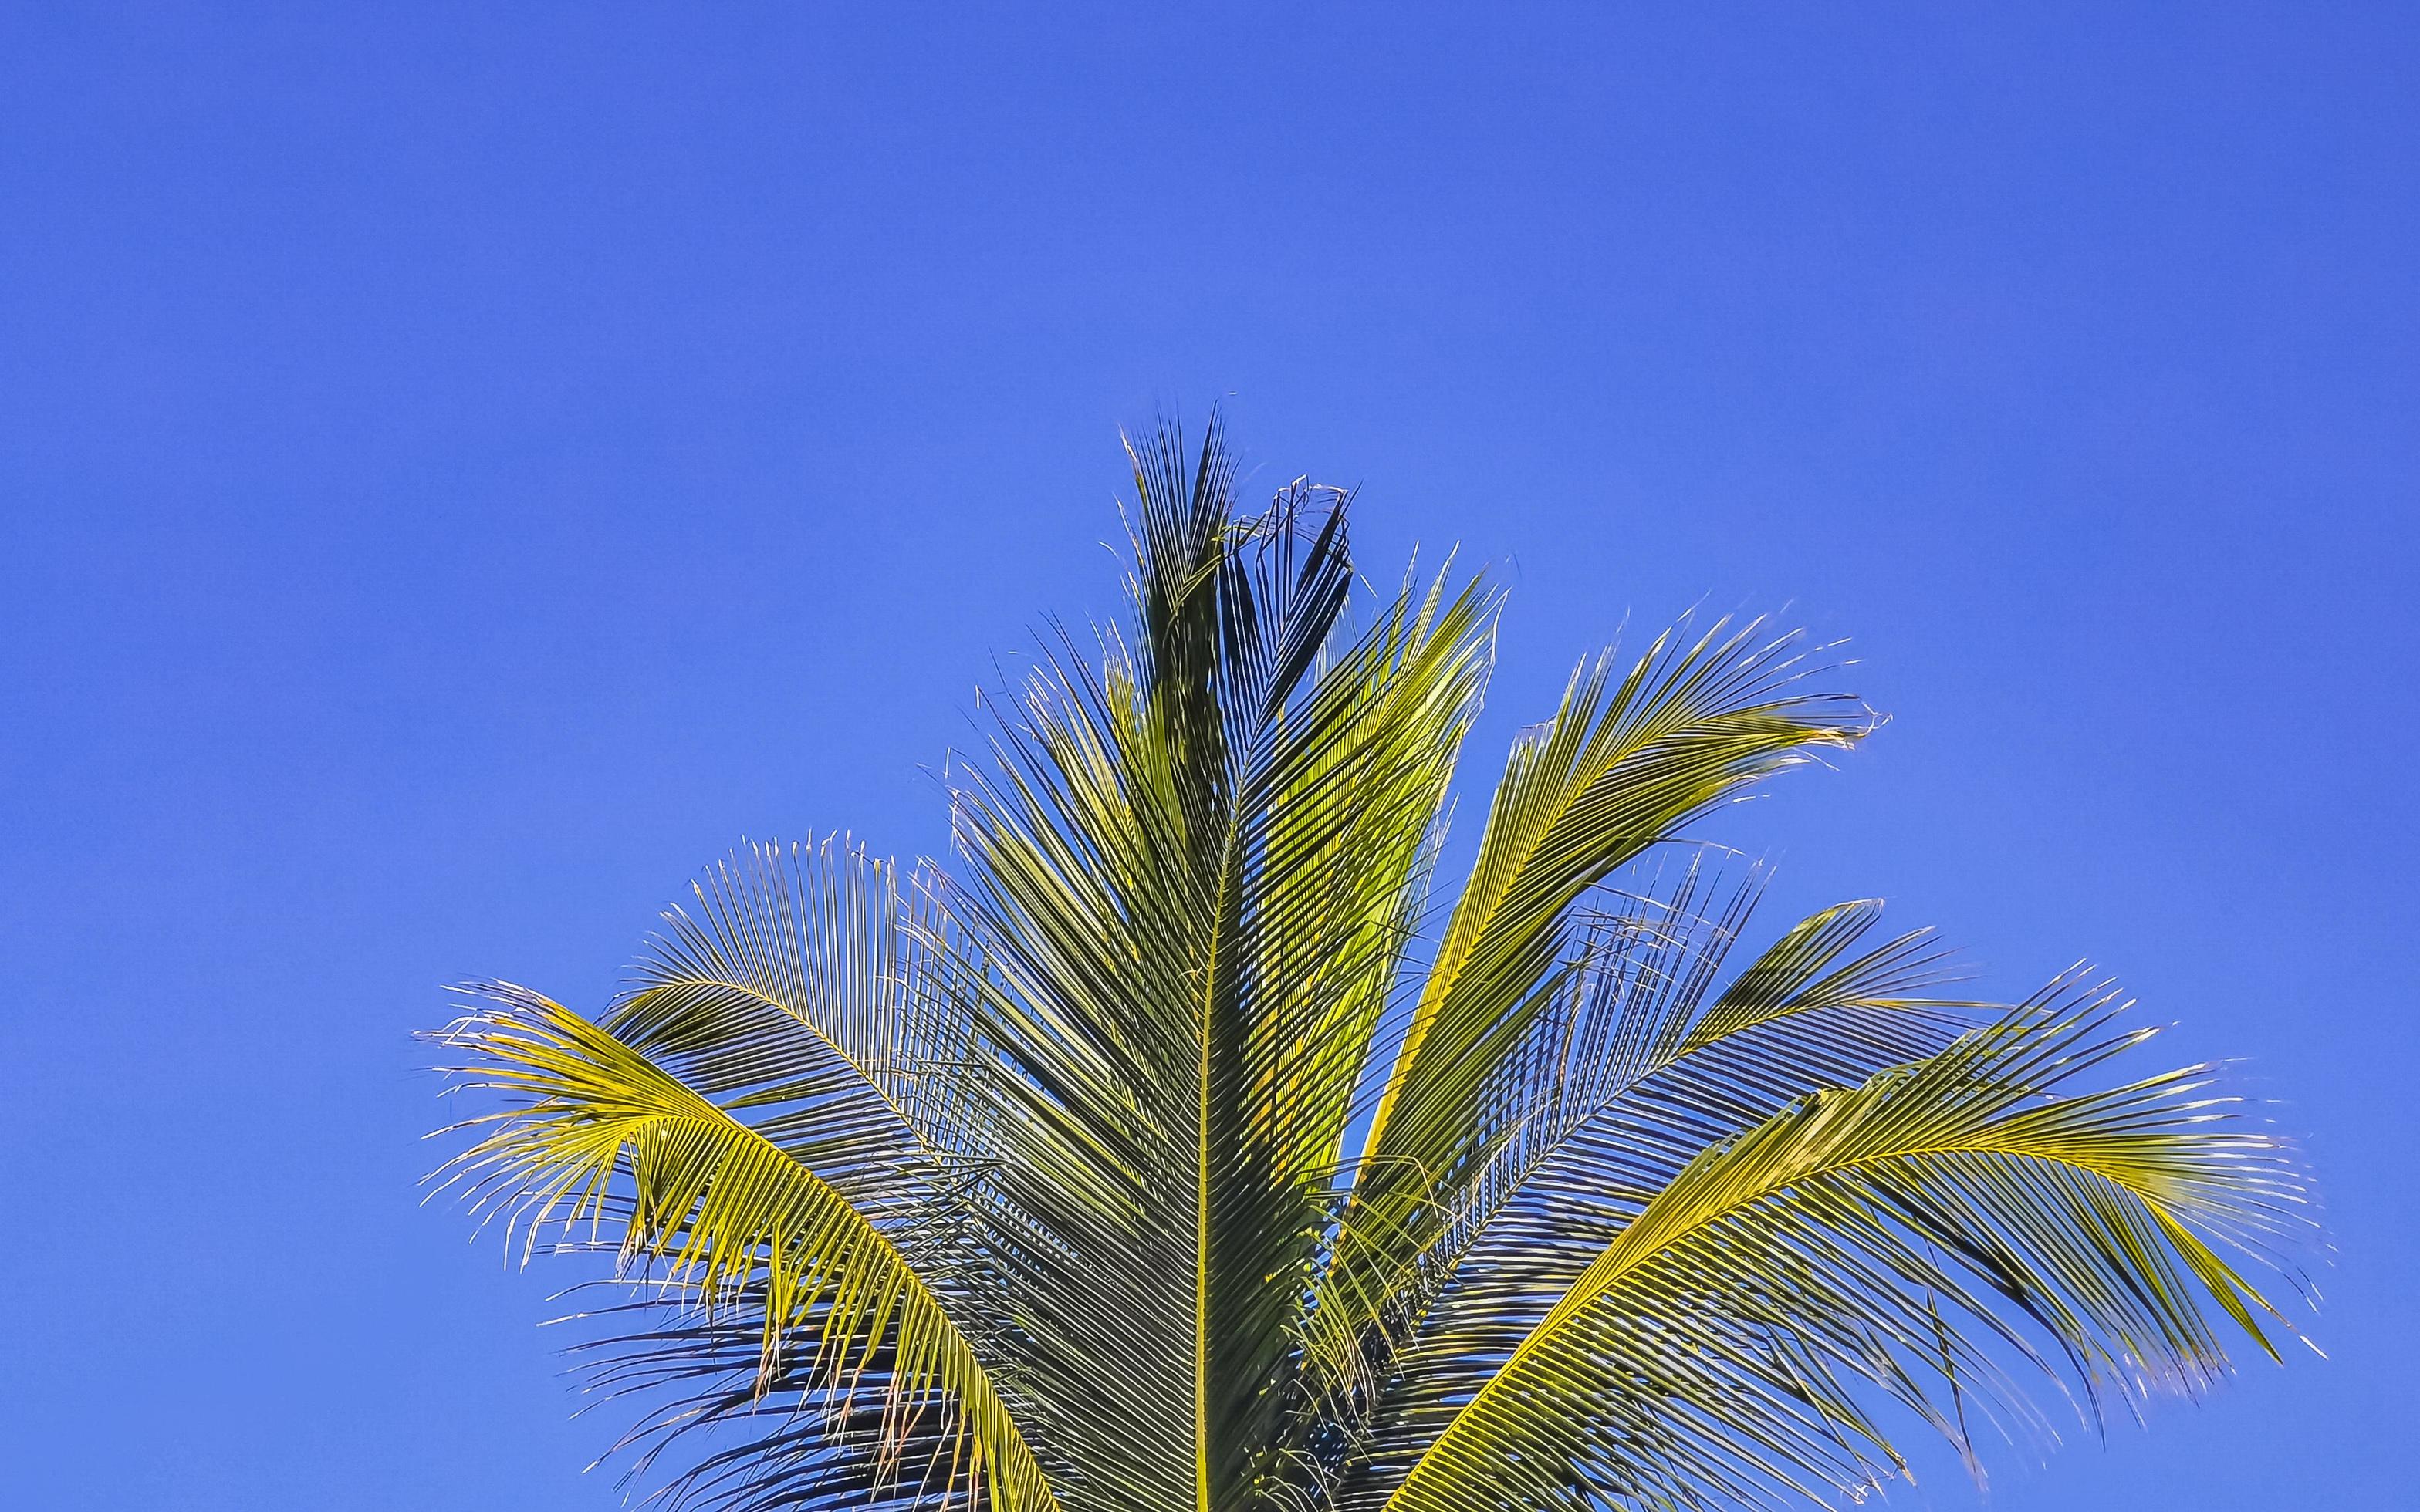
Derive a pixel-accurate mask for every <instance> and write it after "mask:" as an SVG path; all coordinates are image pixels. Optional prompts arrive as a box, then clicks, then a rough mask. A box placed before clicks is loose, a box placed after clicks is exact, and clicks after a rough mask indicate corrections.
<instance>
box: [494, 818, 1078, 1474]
mask: <svg viewBox="0 0 2420 1512" xmlns="http://www.w3.org/2000/svg"><path fill="white" fill-rule="evenodd" d="M756 859H757V861H758V862H759V863H760V864H761V865H762V866H764V867H767V868H771V867H773V866H774V857H773V856H771V855H770V854H769V853H764V852H760V853H758V856H757V857H756ZM811 870H812V872H814V873H815V874H821V875H826V876H828V875H829V872H830V868H823V867H817V868H813V869H811ZM759 874H760V876H763V875H778V874H779V873H778V871H777V870H773V871H760V873H759ZM803 874H805V873H794V875H803ZM725 880H726V881H727V880H729V873H725ZM876 881H877V885H879V881H880V879H879V878H877V879H876ZM775 896H779V894H778V893H777V894H775ZM846 897H847V895H846V894H839V895H834V901H835V903H837V904H838V905H837V906H834V907H832V908H830V909H829V910H825V911H822V912H821V914H820V915H819V917H821V918H824V919H826V920H830V921H845V920H847V919H850V918H854V917H855V916H856V915H858V914H859V913H861V912H862V908H861V906H860V907H850V906H847V905H846V903H845V901H844V900H845V899H846ZM855 897H856V902H857V903H859V904H860V905H861V904H862V902H863V893H862V892H859V893H857V894H856V895H855ZM721 901H722V903H723V904H725V905H728V908H727V911H724V912H720V913H718V912H716V911H715V910H714V909H711V908H710V909H709V910H708V917H709V918H714V919H715V920H716V921H717V922H718V923H721V924H723V925H730V924H733V923H734V922H736V921H737V920H739V919H744V918H749V917H750V916H749V914H748V911H747V909H746V907H745V903H747V902H749V901H750V900H749V899H748V898H747V897H746V895H744V894H739V893H732V892H726V893H724V894H722V895H721ZM753 901H754V902H757V903H762V902H764V901H766V900H765V897H764V896H763V895H758V896H757V897H756V898H755V899H754V900H753ZM757 921H758V922H763V920H762V919H761V918H759V919H758V920H757ZM734 933H737V934H738V935H742V936H744V934H745V933H746V932H745V931H744V930H740V931H737V932H734ZM735 943H736V941H735V939H734V938H733V937H732V935H731V934H718V933H716V932H715V931H712V930H708V929H705V928H698V927H694V926H692V927H690V928H686V929H684V928H681V927H680V921H679V920H678V919H677V918H676V920H675V935H674V936H673V937H672V940H671V941H668V942H667V943H666V947H665V949H663V950H661V951H660V952H659V954H658V955H657V956H656V957H655V958H653V960H652V962H651V963H650V964H649V965H647V966H644V967H643V968H642V980H643V982H644V983H646V984H645V985H643V986H641V987H640V988H639V990H637V991H636V992H634V993H633V994H632V995H629V996H628V997H627V998H626V999H625V1001H624V1002H623V1003H622V1004H621V1006H620V1010H619V1011H618V1012H617V1015H616V1016H617V1018H618V1019H619V1020H621V1021H622V1027H623V1028H624V1029H625V1030H626V1031H627V1034H628V1037H627V1038H626V1037H625V1033H622V1032H616V1028H615V1027H613V1026H607V1025H600V1024H597V1023H592V1022H590V1021H589V1020H587V1019H585V1018H583V1017H582V1016H581V1015H580V1014H578V1013H575V1012H573V1011H570V1010H568V1009H566V1008H564V1007H562V1006H561V1005H559V1004H556V1003H554V1002H552V1001H551V1000H550V999H547V998H545V997H543V996H541V995H537V994H535V993H532V992H529V991H528V990H526V989H522V988H518V987H513V986H510V985H503V984H499V985H494V986H491V987H489V988H487V989H485V991H484V995H485V996H486V997H487V999H488V1001H489V1007H488V1008H487V1009H486V1010H485V1011H480V1012H478V1013H474V1014H473V1015H471V1016H468V1017H466V1018H464V1019H463V1020H461V1021H460V1022H458V1024H457V1025H456V1026H454V1028H453V1029H452V1030H451V1031H449V1033H448V1035H447V1036H446V1040H447V1042H448V1043H449V1044H450V1045H451V1046H452V1047H454V1048H456V1049H457V1050H459V1051H464V1052H468V1053H469V1055H470V1057H471V1058H470V1059H469V1060H468V1061H467V1062H466V1063H464V1064H463V1065H461V1066H460V1067H458V1068H457V1071H458V1076H459V1078H460V1081H459V1084H458V1085H460V1086H461V1087H463V1088H465V1089H470V1088H477V1089H483V1090H486V1091H489V1092H491V1093H500V1094H502V1095H503V1096H504V1100H505V1102H506V1106H505V1107H504V1109H503V1110H501V1111H499V1112H495V1113H491V1114H489V1115H486V1116H484V1117H483V1118H481V1119H475V1120H473V1123H474V1125H476V1126H479V1127H482V1128H483V1129H485V1131H486V1133H485V1136H484V1137H483V1138H481V1139H480V1140H479V1141H478V1142H477V1143H476V1144H474V1145H473V1147H472V1148H471V1149H469V1150H467V1151H466V1152H465V1153H464V1154H463V1155H462V1156H461V1157H460V1159H459V1161H458V1164H457V1169H458V1173H459V1176H460V1178H461V1179H462V1180H465V1181H466V1182H467V1183H468V1184H469V1185H470V1188H471V1191H472V1193H473V1202H474V1204H477V1205H481V1206H486V1207H495V1206H501V1207H503V1208H504V1209H506V1210H507V1211H509V1212H510V1213H511V1216H512V1221H513V1222H514V1223H516V1224H518V1225H520V1227H522V1228H523V1229H524V1231H525V1235H526V1237H525V1241H524V1243H525V1245H530V1246H534V1245H535V1244H536V1243H537V1242H539V1238H540V1236H541V1234H542V1233H544V1232H546V1231H547V1230H549V1229H550V1228H557V1229H560V1230H563V1231H565V1232H566V1233H568V1234H569V1235H570V1236H571V1237H573V1238H574V1239H575V1240H576V1239H577V1238H578V1237H579V1235H580V1233H581V1232H582V1230H585V1232H586V1234H587V1236H588V1237H589V1239H590V1240H591V1241H592V1242H593V1241H595V1240H596V1239H597V1238H598V1237H600V1236H602V1235H603V1234H604V1232H605V1230H606V1229H607V1228H608V1227H609V1226H610V1227H612V1228H613V1229H615V1230H617V1232H616V1233H615V1235H614V1236H613V1242H614V1247H615V1248H616V1250H617V1252H618V1255H619V1259H620V1264H621V1267H622V1269H624V1270H625V1271H626V1272H641V1273H649V1274H650V1275H651V1276H652V1279H653V1281H654V1283H655V1285H656V1286H657V1287H658V1288H659V1289H660V1291H661V1293H662V1295H663V1296H664V1297H666V1298H667V1299H669V1300H670V1301H671V1303H672V1304H674V1310H675V1312H679V1311H683V1310H689V1309H693V1310H694V1311H696V1312H697V1313H698V1314H699V1315H700V1319H701V1320H702V1322H703V1324H705V1325H707V1326H719V1325H721V1324H723V1323H725V1322H726V1321H727V1318H728V1316H729V1315H730V1314H731V1313H732V1312H733V1311H734V1310H737V1311H739V1312H742V1313H747V1314H750V1315H752V1316H753V1317H755V1318H756V1319H758V1327H757V1330H756V1350H755V1369H754V1372H753V1382H752V1395H753V1396H758V1397H761V1396H763V1395H764V1394H765V1393H766V1392H768V1390H770V1389H772V1388H773V1386H774V1385H775V1384H776V1382H780V1381H790V1382H792V1383H793V1386H792V1389H793V1390H794V1391H796V1392H799V1393H802V1394H803V1395H804V1396H805V1397H806V1398H807V1399H809V1400H810V1401H812V1402H813V1403H814V1406H815V1407H816V1409H817V1412H816V1416H815V1421H816V1422H817V1423H818V1424H819V1425H820V1428H821V1431H822V1432H823V1433H824V1436H825V1438H826V1439H827V1440H829V1441H830V1453H831V1454H832V1455H835V1456H840V1457H844V1458H846V1459H847V1460H848V1462H849V1463H850V1464H851V1465H852V1466H853V1467H854V1470H853V1473H857V1474H859V1475H860V1476H861V1477H862V1478H863V1479H864V1480H865V1481H866V1483H867V1484H869V1485H883V1486H889V1487H892V1488H893V1489H896V1487H897V1485H899V1484H903V1483H902V1482H901V1481H900V1476H901V1475H902V1474H903V1473H905V1472H906V1470H907V1467H909V1466H910V1465H920V1468H919V1470H918V1473H919V1475H920V1476H925V1477H929V1475H930V1474H931V1473H932V1472H933V1469H934V1464H933V1461H934V1460H935V1458H936V1457H937V1456H940V1455H941V1454H942V1453H943V1451H944V1450H946V1452H947V1455H946V1459H945V1460H944V1461H943V1463H944V1464H945V1465H946V1466H947V1470H946V1473H945V1474H944V1475H943V1479H942V1482H941V1484H940V1485H939V1486H938V1487H937V1488H933V1489H934V1491H935V1493H936V1494H940V1495H946V1494H948V1493H949V1492H952V1491H968V1492H969V1493H970V1494H972V1491H973V1489H979V1490H980V1491H981V1492H982V1494H985V1495H986V1496H987V1497H988V1498H989V1499H990V1503H991V1504H994V1505H998V1506H1003V1507H1006V1506H1019V1507H1048V1506H1052V1505H1054V1504H1055V1502H1054V1499H1053V1497H1052V1494H1051V1491H1050V1489H1049V1487H1048V1485H1047V1481H1046V1480H1045V1478H1044V1476H1043V1474H1042V1472H1041V1470H1040V1468H1039V1465H1038V1463H1037V1461H1036V1460H1035V1458H1034V1456H1033V1454H1032V1450H1031V1448H1030V1447H1029V1446H1028V1444H1027V1443H1026V1442H1025V1440H1024V1438H1023V1436H1022V1434H1021V1432H1020V1431H1019V1427H1018V1425H1017V1424H1016V1422H1015V1421H1014V1420H1013V1419H1012V1417H1011V1415H1010V1410H1009V1407H1008V1405H1007V1403H1006V1401H1005V1400H1004V1399H1003V1397H1002V1396H1001V1391H1000V1389H999V1386H998V1383H997V1382H996V1381H995V1380H994V1378H993V1375H992V1373H991V1371H990V1370H989V1369H988V1368H987V1367H986V1365H985V1363H984V1362H983V1360H982V1359H981V1358H980V1357H979V1355H978V1352H977V1347H976V1339H977V1338H978V1337H979V1336H980V1335H981V1332H982V1331H981V1330H976V1331H972V1332H970V1330H969V1329H967V1328H965V1327H962V1326H961V1323H960V1320H959V1319H956V1318H954V1317H953V1316H952V1314H951V1311H950V1309H949V1307H948V1306H947V1305H946V1304H945V1303H944V1301H943V1297H942V1295H941V1292H940V1290H939V1289H937V1286H936V1282H935V1274H936V1273H939V1272H940V1271H941V1270H942V1267H941V1266H940V1265H939V1263H938V1258H937V1257H939V1254H940V1250H939V1248H938V1247H937V1243H936V1233H937V1228H936V1222H935V1221H936V1219H937V1217H938V1216H946V1213H947V1211H948V1209H949V1207H950V1203H949V1202H948V1201H947V1199H946V1194H947V1192H948V1185H949V1182H948V1175H949V1173H948V1172H947V1170H946V1168H945V1167H943V1166H940V1165H935V1164H933V1163H932V1162H931V1161H930V1160H929V1159H928V1157H927V1153H926V1151H925V1150H924V1149H923V1148H922V1147H921V1145H920V1143H919V1142H918V1140H917V1138H916V1136H915V1134H914V1132H913V1130H912V1129H911V1128H910V1127H909V1126H908V1125H907V1123H905V1122H904V1121H903V1120H902V1119H901V1118H900V1116H899V1114H898V1111H897V1108H896V1106H895V1105H894V1104H893V1103H891V1102H890V1101H889V1100H888V1099H886V1098H885V1097H884V1096H883V1095H882V1094H881V1092H880V1091H879V1089H878V1087H877V1085H876V1081H875V1080H873V1079H871V1078H869V1077H868V1076H867V1075H865V1074H864V1073H863V1072H861V1070H860V1068H859V1066H858V1065H857V1064H856V1063H854V1062H852V1061H851V1060H850V1059H849V1058H848V1057H847V1056H845V1054H843V1053H842V1052H841V1049H840V1044H841V1043H842V1042H844V1041H846V1040H847V1038H848V1035H847V1032H846V1030H845V1018H843V1017H834V1016H833V1015H832V1012H831V1011H832V1010H834V1009H835V1008H836V1007H837V1005H836V1004H834V1003H832V1002H829V1001H819V1000H817V999H816V998H815V997H814V995H813V994H812V993H808V994H800V993H797V992H794V991H790V990H788V989H792V988H796V987H797V986H798V985H799V983H798V982H797V981H796V980H791V981H789V982H786V983H785V982H784V981H783V980H782V979H781V974H780V972H779V971H778V969H776V970H772V971H770V972H767V971H763V970H757V971H751V970H749V969H741V970H737V971H725V970H721V969H719V968H718V967H717V965H716V964H717V963H718V962H719V964H720V966H731V965H734V964H738V963H739V962H741V961H743V960H746V959H749V958H747V957H745V956H742V955H737V954H735V953H734V952H732V951H731V950H730V949H728V948H729V947H732V946H733V945H734V944H735ZM756 943H757V945H758V946H760V947H766V948H767V949H770V950H772V952H773V953H772V954H770V955H766V954H759V955H757V956H755V957H753V958H752V960H753V965H754V967H757V968H763V967H767V966H768V964H771V963H774V962H777V961H778V959H779V950H778V948H775V947H769V946H767V942H766V941H765V940H764V939H762V938H760V939H759V940H758V941H757V942H756ZM690 967H706V968H707V969H704V970H690V969H688V968H690ZM650 978H652V979H653V980H649V979H650ZM717 978H723V979H730V980H721V982H720V984H719V985H717V984H716V983H715V982H714V981H713V980H710V979H717ZM742 987H746V988H748V989H749V990H741V988H742ZM755 989H770V990H769V991H758V990H755ZM785 1001H786V1002H787V1004H788V1005H789V1007H788V1009H784V1008H783V1007H782V1006H781V1005H782V1004H783V1002H785ZM790 1009H795V1010H798V1011H799V1012H800V1014H802V1015H803V1016H793V1014H792V1012H791V1011H789V1010H790ZM811 1020H814V1021H820V1024H821V1027H820V1028H818V1027H816V1026H815V1025H814V1023H811V1022H810V1021H811ZM858 1048H859V1049H860V1050H861V1052H862V1051H863V1050H864V1049H865V1046H863V1045H862V1044H861V1045H860V1046H858ZM659 1057H660V1058H659ZM701 1087H703V1088H709V1089H712V1090H714V1091H715V1092H717V1093H720V1094H721V1095H723V1096H724V1097H725V1099H726V1100H725V1101H723V1102H717V1101H715V1100H714V1098H713V1097H710V1096H708V1095H707V1093H706V1091H705V1090H701ZM749 1114H754V1115H755V1116H756V1117H757V1118H758V1119H760V1120H761V1121H759V1122H750V1121H746V1118H745V1116H746V1115H749ZM936 1424H947V1425H948V1427H947V1428H946V1430H945V1431H940V1432H938V1433H937V1431H936V1429H935V1427H934V1425H936ZM860 1429H864V1430H866V1431H864V1432H862V1433H860V1432H859V1431H858V1430H860ZM919 1444H922V1445H923V1450H924V1453H923V1459H922V1461H921V1462H920V1461H919V1458H918V1456H917V1455H916V1454H915V1453H913V1452H911V1451H912V1450H913V1449H914V1448H915V1446H917V1445H919ZM916 1484H923V1482H922V1481H918V1482H916Z"/></svg>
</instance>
